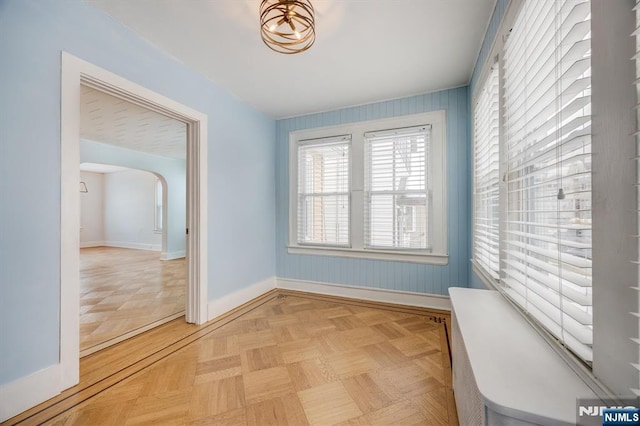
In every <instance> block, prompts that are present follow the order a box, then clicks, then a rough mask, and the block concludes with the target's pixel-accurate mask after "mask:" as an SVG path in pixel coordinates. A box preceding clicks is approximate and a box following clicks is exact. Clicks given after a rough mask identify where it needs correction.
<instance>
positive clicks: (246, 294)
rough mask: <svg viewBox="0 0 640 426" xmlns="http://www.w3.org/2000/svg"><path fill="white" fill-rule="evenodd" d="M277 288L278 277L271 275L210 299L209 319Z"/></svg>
mask: <svg viewBox="0 0 640 426" xmlns="http://www.w3.org/2000/svg"><path fill="white" fill-rule="evenodd" d="M274 288H276V278H275V277H270V278H267V279H266V280H264V281H260V282H257V283H255V284H252V285H250V286H249V287H245V288H243V289H240V290H238V291H234V292H233V293H230V294H227V295H226V296H223V297H221V298H219V299H216V300H209V306H208V309H207V314H208V316H207V318H209V321H210V320H212V319H214V318H215V317H218V316H220V315H222V314H224V313H226V312H229V311H230V310H232V309H235V308H237V307H238V306H240V305H242V304H243V303H247V302H248V301H250V300H251V299H255V298H256V297H258V296H261V295H263V294H264V293H266V292H268V291H270V290H273V289H274Z"/></svg>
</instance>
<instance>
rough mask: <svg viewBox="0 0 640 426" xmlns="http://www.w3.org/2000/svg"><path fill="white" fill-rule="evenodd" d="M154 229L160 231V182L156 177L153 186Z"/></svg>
mask: <svg viewBox="0 0 640 426" xmlns="http://www.w3.org/2000/svg"><path fill="white" fill-rule="evenodd" d="M155 193H156V196H155V201H156V202H155V210H154V231H155V232H158V233H160V232H162V182H161V181H160V179H158V178H156V187H155Z"/></svg>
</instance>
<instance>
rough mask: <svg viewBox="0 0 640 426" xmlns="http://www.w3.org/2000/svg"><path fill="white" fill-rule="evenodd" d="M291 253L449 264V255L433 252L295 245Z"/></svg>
mask: <svg viewBox="0 0 640 426" xmlns="http://www.w3.org/2000/svg"><path fill="white" fill-rule="evenodd" d="M287 253H289V254H307V255H309V254H312V255H316V256H337V257H349V258H354V259H373V260H388V261H392V262H411V263H424V264H430V265H447V264H448V263H449V256H447V255H442V254H431V253H412V252H407V251H385V250H366V249H363V250H355V249H348V248H345V249H342V248H330V247H312V246H293V247H287Z"/></svg>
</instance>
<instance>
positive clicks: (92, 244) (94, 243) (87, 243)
mask: <svg viewBox="0 0 640 426" xmlns="http://www.w3.org/2000/svg"><path fill="white" fill-rule="evenodd" d="M103 246H104V241H80V248H87V247H103Z"/></svg>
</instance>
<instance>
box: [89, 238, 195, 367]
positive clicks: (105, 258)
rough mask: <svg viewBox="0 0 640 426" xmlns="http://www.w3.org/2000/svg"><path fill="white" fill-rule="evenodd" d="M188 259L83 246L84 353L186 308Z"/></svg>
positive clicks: (155, 253) (142, 329)
mask: <svg viewBox="0 0 640 426" xmlns="http://www.w3.org/2000/svg"><path fill="white" fill-rule="evenodd" d="M186 275H187V270H186V262H185V259H184V258H182V259H176V260H165V261H162V260H160V253H159V252H156V251H146V250H133V249H124V248H116V247H91V248H83V249H81V250H80V353H81V355H83V356H84V355H87V354H89V353H92V352H94V351H95V350H98V349H101V348H103V347H105V346H107V345H109V344H112V343H114V342H117V341H118V340H121V339H122V338H124V337H130V336H131V335H133V334H135V333H136V332H142V331H144V330H145V329H146V328H148V327H150V326H153V325H157V324H158V323H161V322H162V321H163V320H169V319H172V318H175V317H176V316H177V315H180V314H183V313H184V307H185V294H186V286H187V284H186Z"/></svg>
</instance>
